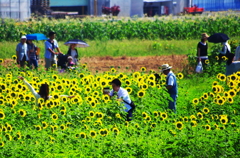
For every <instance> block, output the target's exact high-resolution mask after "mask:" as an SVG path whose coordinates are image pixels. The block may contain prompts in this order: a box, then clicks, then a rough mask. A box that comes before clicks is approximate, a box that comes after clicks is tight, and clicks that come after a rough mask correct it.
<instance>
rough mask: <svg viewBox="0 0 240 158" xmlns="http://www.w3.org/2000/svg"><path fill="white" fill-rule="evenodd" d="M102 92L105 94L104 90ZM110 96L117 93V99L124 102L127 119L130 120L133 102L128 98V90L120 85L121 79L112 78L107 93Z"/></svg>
mask: <svg viewBox="0 0 240 158" xmlns="http://www.w3.org/2000/svg"><path fill="white" fill-rule="evenodd" d="M104 94H107V93H106V92H104ZM108 95H109V96H110V97H112V96H114V95H117V99H119V101H121V102H122V103H123V104H124V108H125V109H124V111H125V112H127V113H128V114H127V121H131V120H132V116H133V115H132V113H133V110H134V108H135V107H134V104H133V102H132V101H131V99H130V96H129V94H128V91H127V90H126V89H124V88H122V87H121V81H120V80H119V79H114V80H113V81H112V90H111V91H110V93H108Z"/></svg>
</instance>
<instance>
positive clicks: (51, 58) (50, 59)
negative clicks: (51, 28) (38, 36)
mask: <svg viewBox="0 0 240 158" xmlns="http://www.w3.org/2000/svg"><path fill="white" fill-rule="evenodd" d="M48 35H49V39H48V40H47V41H46V42H45V55H44V56H45V68H46V70H48V69H49V68H50V67H53V66H54V65H55V66H54V67H55V68H57V55H58V54H62V52H61V51H60V49H59V47H58V43H57V41H56V40H55V37H56V33H55V32H49V34H48ZM55 49H57V52H55Z"/></svg>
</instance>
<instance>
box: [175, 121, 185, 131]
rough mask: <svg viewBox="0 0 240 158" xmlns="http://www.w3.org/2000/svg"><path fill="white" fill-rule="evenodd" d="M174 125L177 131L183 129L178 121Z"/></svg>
mask: <svg viewBox="0 0 240 158" xmlns="http://www.w3.org/2000/svg"><path fill="white" fill-rule="evenodd" d="M175 124H176V128H177V129H178V130H182V129H183V123H182V122H180V121H178V122H176V123H175Z"/></svg>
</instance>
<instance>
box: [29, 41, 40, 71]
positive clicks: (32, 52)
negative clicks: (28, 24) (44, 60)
mask: <svg viewBox="0 0 240 158" xmlns="http://www.w3.org/2000/svg"><path fill="white" fill-rule="evenodd" d="M27 45H28V57H29V66H30V67H31V66H32V65H34V68H35V69H37V68H38V55H37V54H36V53H37V46H36V45H35V44H34V43H33V42H32V40H27Z"/></svg>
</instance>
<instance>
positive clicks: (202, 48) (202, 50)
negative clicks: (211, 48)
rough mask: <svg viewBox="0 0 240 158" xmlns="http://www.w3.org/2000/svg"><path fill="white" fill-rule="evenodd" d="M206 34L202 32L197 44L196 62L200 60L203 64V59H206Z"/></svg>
mask: <svg viewBox="0 0 240 158" xmlns="http://www.w3.org/2000/svg"><path fill="white" fill-rule="evenodd" d="M208 37H209V36H208V34H206V33H202V37H201V41H200V42H199V43H198V45H197V63H198V62H200V61H201V62H202V64H203V65H206V63H205V60H207V59H208V44H207V42H206V41H207V39H208Z"/></svg>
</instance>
